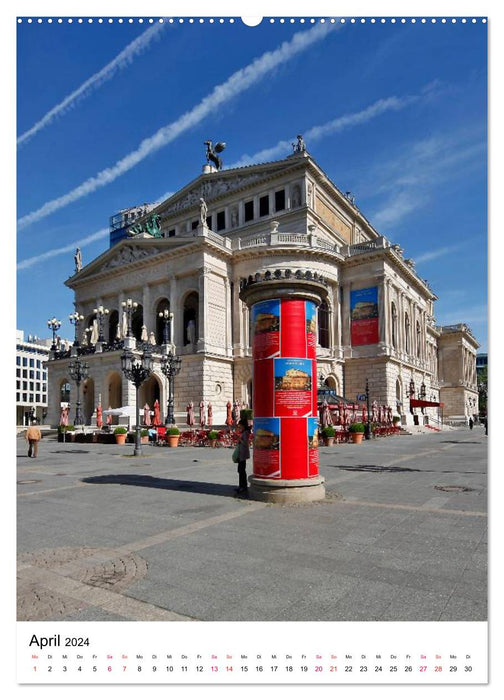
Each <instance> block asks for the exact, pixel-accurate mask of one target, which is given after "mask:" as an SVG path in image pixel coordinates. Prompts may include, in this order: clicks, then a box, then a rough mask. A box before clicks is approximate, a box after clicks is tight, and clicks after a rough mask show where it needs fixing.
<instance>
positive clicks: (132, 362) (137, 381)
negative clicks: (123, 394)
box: [121, 349, 152, 457]
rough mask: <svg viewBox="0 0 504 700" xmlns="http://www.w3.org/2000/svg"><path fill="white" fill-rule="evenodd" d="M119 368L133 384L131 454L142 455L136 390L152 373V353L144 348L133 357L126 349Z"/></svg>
mask: <svg viewBox="0 0 504 700" xmlns="http://www.w3.org/2000/svg"><path fill="white" fill-rule="evenodd" d="M121 369H122V371H123V374H124V375H125V377H126V378H127V379H129V381H130V382H133V384H134V385H135V399H136V425H135V449H134V451H133V455H134V456H135V457H140V456H141V455H142V441H141V439H140V407H139V402H138V392H139V389H140V387H141V385H142V384H143V383H144V382H145V380H146V379H148V378H149V377H150V375H151V374H152V355H151V352H150V350H147V349H146V350H144V352H143V354H142V356H141V357H138V358H137V357H135V354H134V353H133V351H132V350H130V349H127V350H125V351H124V352H123V354H122V355H121Z"/></svg>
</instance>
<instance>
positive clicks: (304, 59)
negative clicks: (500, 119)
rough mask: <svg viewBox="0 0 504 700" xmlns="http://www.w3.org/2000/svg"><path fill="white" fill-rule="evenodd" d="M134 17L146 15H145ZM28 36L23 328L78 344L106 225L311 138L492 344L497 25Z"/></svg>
mask: <svg viewBox="0 0 504 700" xmlns="http://www.w3.org/2000/svg"><path fill="white" fill-rule="evenodd" d="M134 17H137V16H135V15H134ZM127 19H128V18H125V21H124V22H123V23H122V24H121V23H119V22H118V20H117V18H115V19H114V22H113V23H108V22H107V21H105V22H103V23H101V24H100V23H98V21H97V18H95V20H94V22H93V23H89V22H88V21H87V18H85V19H84V22H83V23H81V24H80V23H78V22H77V19H75V20H74V22H72V23H71V24H69V23H68V22H67V21H66V20H65V21H64V22H63V23H61V24H58V23H57V21H53V23H52V24H49V23H48V22H47V20H44V22H43V23H42V24H38V23H36V22H32V23H31V24H29V23H27V22H26V21H23V22H22V23H20V24H18V27H17V32H18V35H17V137H18V143H17V220H18V233H17V260H18V269H17V281H18V287H17V327H18V328H20V329H23V330H24V331H25V334H27V333H35V334H37V335H39V336H42V337H47V335H48V331H47V319H48V318H50V317H52V316H56V317H57V318H59V319H61V321H62V322H63V326H62V329H61V334H62V335H63V336H64V337H69V338H72V337H73V329H72V328H71V326H70V324H69V322H68V314H69V313H71V312H72V311H73V298H72V294H71V292H70V290H68V289H67V288H66V287H65V286H64V284H63V283H64V280H65V279H67V278H68V277H69V276H70V275H71V274H72V272H73V252H74V250H75V248H76V247H77V246H78V245H79V246H80V247H81V249H82V256H83V262H84V264H86V263H88V262H90V261H91V260H92V259H93V258H95V257H96V256H97V255H99V254H101V253H102V252H104V251H105V250H106V249H107V248H108V219H109V216H111V215H112V214H114V213H115V212H116V211H118V210H119V209H121V208H124V207H127V206H130V205H134V204H139V203H142V202H152V201H156V200H159V199H160V198H161V197H163V195H166V194H168V193H171V192H175V191H176V190H177V189H179V188H180V187H182V186H184V185H185V184H187V183H188V182H189V181H191V180H192V179H193V178H195V177H197V176H198V175H199V174H200V172H201V166H202V165H203V163H204V162H205V149H204V146H203V141H204V140H206V139H211V140H213V141H217V140H224V141H226V143H227V148H226V150H225V152H224V154H223V155H224V167H232V166H236V165H244V164H247V163H252V162H263V161H269V160H275V159H281V158H284V157H285V156H287V155H289V153H290V152H291V148H290V143H291V142H292V141H294V140H295V136H296V134H298V133H302V134H304V136H305V140H306V143H307V147H308V150H309V152H310V154H311V155H312V156H313V158H314V159H315V160H316V161H317V163H318V164H319V166H320V167H321V168H322V169H323V170H324V171H325V172H326V174H327V175H328V176H329V177H330V179H331V180H332V181H333V182H334V183H335V184H336V185H337V186H338V187H339V188H340V189H341V190H343V191H347V190H350V191H351V192H352V193H353V194H354V195H355V197H356V203H357V205H358V206H359V208H360V209H361V211H362V212H363V214H364V215H365V216H366V217H367V218H368V219H369V220H370V221H371V223H372V224H373V225H374V226H375V228H376V229H377V230H378V231H379V232H380V233H382V234H383V235H385V236H387V238H389V239H390V240H391V241H392V242H397V243H399V244H400V245H401V246H402V247H403V248H404V251H405V256H406V257H411V258H413V259H414V260H415V261H416V263H417V268H416V269H417V272H418V274H419V275H420V276H421V277H422V278H425V279H427V280H428V281H429V283H430V285H431V287H432V288H433V290H434V292H435V293H436V294H437V296H438V297H439V301H438V302H437V304H436V319H437V322H438V323H439V324H452V323H458V322H466V323H467V324H468V325H469V326H470V327H471V329H472V330H473V332H474V334H475V335H476V337H477V339H478V340H479V342H480V343H481V348H480V352H485V351H486V350H487V319H486V316H487V266H486V261H487V201H486V198H487V181H486V178H487V152H486V139H487V133H486V127H487V112H486V108H487V102H486V94H487V66H486V34H487V26H486V24H484V23H482V21H481V19H479V20H478V21H477V22H475V23H472V22H471V21H468V22H466V23H462V22H461V21H460V19H459V20H458V21H457V22H456V23H452V22H451V20H448V21H447V22H446V23H442V22H441V21H440V19H438V21H437V22H436V23H432V22H431V21H430V20H427V22H425V23H422V22H421V20H420V19H418V20H417V22H415V23H412V22H411V19H409V18H408V19H407V21H406V22H404V23H401V19H400V18H398V20H397V21H396V23H391V22H390V19H388V20H387V21H386V22H385V23H381V22H380V20H379V19H378V20H377V21H376V22H375V23H371V22H370V18H368V20H367V21H366V22H365V23H361V22H359V21H357V22H355V23H351V22H350V20H347V21H346V22H345V23H341V22H340V20H339V18H338V19H337V20H336V21H335V22H334V23H331V22H329V21H326V22H325V23H324V24H321V23H320V22H319V21H318V22H315V23H314V24H311V23H310V21H309V19H307V20H306V21H305V22H304V23H301V22H300V21H299V19H297V20H296V21H295V22H294V23H291V22H290V21H288V20H287V21H286V22H284V23H280V22H279V19H278V18H276V21H275V22H274V23H270V22H269V20H268V19H267V18H266V19H264V20H263V21H262V23H261V25H260V26H259V27H253V28H251V27H246V26H244V25H243V24H242V23H241V21H240V20H239V19H236V21H235V22H234V23H230V22H229V18H227V19H226V20H225V21H224V22H223V23H222V24H221V23H220V22H219V18H216V20H215V21H214V23H210V22H209V19H208V18H205V21H204V23H202V24H200V23H199V21H198V20H195V22H194V23H189V21H188V18H186V20H185V22H184V23H182V24H181V23H179V22H178V21H177V20H176V21H175V22H173V23H172V24H171V23H169V22H168V20H166V21H165V22H164V23H163V24H162V25H160V24H159V23H157V22H155V23H153V24H149V23H148V21H147V20H146V21H144V23H143V24H140V23H139V22H138V18H136V19H135V21H134V22H133V23H131V24H130V23H129V22H128V21H127Z"/></svg>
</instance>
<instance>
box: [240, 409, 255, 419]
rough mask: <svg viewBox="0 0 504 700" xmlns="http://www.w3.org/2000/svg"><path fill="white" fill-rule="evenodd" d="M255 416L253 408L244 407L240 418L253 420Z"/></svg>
mask: <svg viewBox="0 0 504 700" xmlns="http://www.w3.org/2000/svg"><path fill="white" fill-rule="evenodd" d="M253 417H254V414H253V411H252V409H251V408H242V409H241V411H240V420H243V419H245V420H248V421H251V420H252V419H253Z"/></svg>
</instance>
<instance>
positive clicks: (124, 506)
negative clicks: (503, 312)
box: [18, 427, 487, 620]
mask: <svg viewBox="0 0 504 700" xmlns="http://www.w3.org/2000/svg"><path fill="white" fill-rule="evenodd" d="M132 452H133V447H132V446H131V445H126V446H124V447H122V446H121V447H119V446H108V445H107V446H105V445H85V444H83V445H75V444H71V445H64V444H62V443H58V442H56V441H55V440H53V439H51V438H49V439H44V440H43V441H42V443H41V447H40V450H39V457H38V458H37V460H31V459H28V458H27V456H26V449H25V443H24V441H23V440H22V439H19V440H18V553H19V554H18V619H19V620H485V619H487V618H486V616H487V607H486V594H487V580H486V575H487V574H486V571H487V551H486V548H487V539H486V537H487V518H486V501H487V491H486V483H487V479H486V477H487V474H486V472H487V438H486V437H485V436H484V434H483V430H482V429H480V428H478V427H475V429H474V430H473V431H469V430H468V429H467V430H456V431H450V432H446V433H445V432H443V433H436V434H426V435H423V434H421V435H415V436H399V437H391V438H382V439H377V440H371V441H368V442H364V443H362V445H339V446H335V447H331V448H325V447H323V448H321V449H320V461H321V469H320V471H321V473H322V475H323V476H324V477H325V480H326V492H327V497H326V499H325V500H324V501H321V502H318V503H311V504H303V505H289V506H279V505H271V504H264V503H258V502H254V501H244V500H238V499H236V498H235V492H234V487H235V485H237V474H236V466H235V465H233V464H232V462H231V450H229V449H226V448H218V449H210V448H178V449H169V448H157V447H153V446H150V445H149V446H146V447H145V449H144V455H143V456H142V457H133V455H132Z"/></svg>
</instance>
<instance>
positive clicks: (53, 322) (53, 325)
mask: <svg viewBox="0 0 504 700" xmlns="http://www.w3.org/2000/svg"><path fill="white" fill-rule="evenodd" d="M47 327H48V328H50V329H51V330H52V345H51V350H56V332H57V331H58V330H59V329H60V327H61V321H58V320H57V319H56V318H55V317H54V316H53V317H52V318H50V319H49V320H48V321H47Z"/></svg>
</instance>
